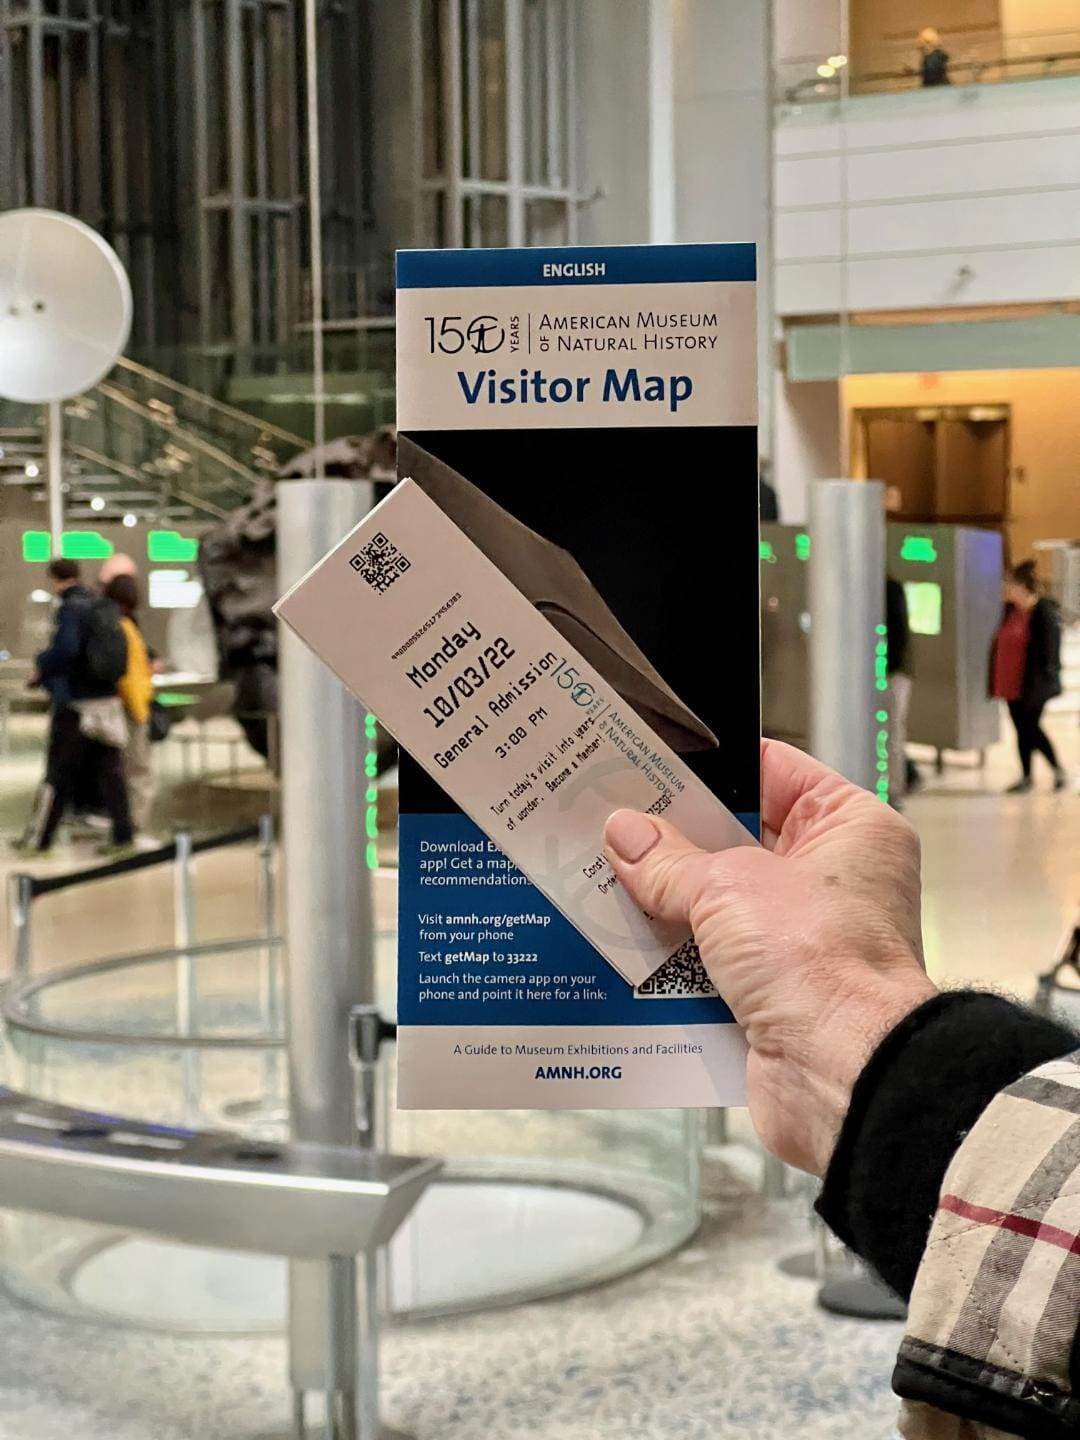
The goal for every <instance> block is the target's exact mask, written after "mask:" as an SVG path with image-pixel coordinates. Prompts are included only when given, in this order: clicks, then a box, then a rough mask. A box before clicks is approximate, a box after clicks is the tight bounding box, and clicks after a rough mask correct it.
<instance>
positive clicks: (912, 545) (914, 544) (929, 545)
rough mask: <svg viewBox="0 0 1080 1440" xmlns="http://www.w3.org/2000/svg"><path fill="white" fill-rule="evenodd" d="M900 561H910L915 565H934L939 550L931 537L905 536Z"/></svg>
mask: <svg viewBox="0 0 1080 1440" xmlns="http://www.w3.org/2000/svg"><path fill="white" fill-rule="evenodd" d="M900 559H901V560H909V561H910V562H911V563H912V564H914V565H933V563H934V561H935V560H936V559H937V550H936V549H935V547H934V542H933V540H931V538H930V536H929V535H905V536H904V543H903V544H902V545H901V546H900Z"/></svg>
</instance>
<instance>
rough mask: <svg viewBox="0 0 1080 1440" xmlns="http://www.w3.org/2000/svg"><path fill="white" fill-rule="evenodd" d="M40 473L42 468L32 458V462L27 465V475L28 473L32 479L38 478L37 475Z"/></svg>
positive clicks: (28, 476)
mask: <svg viewBox="0 0 1080 1440" xmlns="http://www.w3.org/2000/svg"><path fill="white" fill-rule="evenodd" d="M40 474H41V470H40V469H39V468H38V466H37V465H35V464H34V462H33V461H32V460H31V461H30V463H29V464H28V465H27V467H26V475H27V478H28V479H30V480H36V479H37V477H38V476H39V475H40Z"/></svg>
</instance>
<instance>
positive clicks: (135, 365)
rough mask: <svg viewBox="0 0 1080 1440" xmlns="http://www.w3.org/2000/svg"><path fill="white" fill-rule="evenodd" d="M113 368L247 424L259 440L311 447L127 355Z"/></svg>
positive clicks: (302, 448)
mask: <svg viewBox="0 0 1080 1440" xmlns="http://www.w3.org/2000/svg"><path fill="white" fill-rule="evenodd" d="M116 368H117V369H118V370H126V371H128V373H129V374H131V375H138V376H139V377H140V378H141V379H143V380H149V381H150V382H151V383H152V384H154V385H159V386H160V387H161V388H162V389H163V390H172V391H173V392H174V393H175V394H177V395H182V396H183V397H184V398H185V400H191V401H193V402H194V403H195V404H197V405H202V406H203V407H205V408H206V409H207V410H213V411H216V413H217V414H219V415H227V416H228V417H229V419H230V420H235V421H236V422H237V423H238V424H241V425H246V426H248V427H249V428H250V429H252V430H255V431H257V432H258V434H259V436H260V437H265V438H269V439H275V440H280V441H281V442H282V443H283V444H285V445H294V446H295V447H296V449H297V450H306V449H307V448H308V446H309V444H310V441H308V440H305V439H304V437H303V436H302V435H294V434H293V432H292V431H291V430H283V429H282V428H281V426H280V425H274V424H271V422H270V421H268V420H265V421H264V420H261V419H258V418H257V417H256V416H254V415H249V414H248V413H247V411H245V410H238V409H236V407H235V406H234V405H227V404H226V403H225V401H223V400H217V399H215V398H214V396H212V395H206V394H204V392H203V391H201V390H195V389H194V388H193V387H192V386H190V385H184V384H182V383H181V381H179V380H173V379H172V378H171V377H170V376H168V375H162V374H161V373H160V371H157V370H151V369H150V367H149V366H148V365H140V364H139V362H138V361H137V360H129V359H128V358H127V357H126V356H121V357H120V359H119V360H118V361H117V362H116Z"/></svg>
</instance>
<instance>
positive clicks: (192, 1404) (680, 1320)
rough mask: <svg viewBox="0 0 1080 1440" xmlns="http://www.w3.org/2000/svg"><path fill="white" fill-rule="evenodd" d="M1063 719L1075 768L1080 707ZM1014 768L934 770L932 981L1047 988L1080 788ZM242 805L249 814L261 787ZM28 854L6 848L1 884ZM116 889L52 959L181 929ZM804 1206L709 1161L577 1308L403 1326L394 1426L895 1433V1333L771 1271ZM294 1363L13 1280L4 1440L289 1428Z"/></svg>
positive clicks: (139, 896) (45, 940) (672, 1438)
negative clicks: (696, 1203)
mask: <svg viewBox="0 0 1080 1440" xmlns="http://www.w3.org/2000/svg"><path fill="white" fill-rule="evenodd" d="M1053 723H1054V733H1055V737H1056V739H1057V740H1058V741H1059V742H1060V743H1061V746H1062V754H1063V759H1065V760H1066V761H1067V763H1068V764H1069V766H1070V769H1071V771H1072V773H1073V774H1074V775H1075V773H1076V766H1077V761H1078V759H1080V745H1078V735H1080V732H1078V730H1077V725H1076V717H1075V716H1074V715H1066V716H1061V717H1058V718H1056V719H1055V721H1054V722H1053ZM1014 764H1015V762H1014V760H1013V758H1012V755H1011V752H1010V748H1009V747H1008V746H1007V745H1005V744H1002V745H1001V746H997V747H994V749H993V750H991V752H990V753H989V756H988V765H987V768H986V769H985V770H981V771H976V770H974V769H966V768H964V767H962V766H959V767H957V768H951V769H950V770H948V771H947V772H946V774H945V775H944V776H940V777H939V776H935V775H933V774H931V773H930V772H929V771H925V772H924V773H925V775H926V784H925V787H924V789H923V790H922V791H921V792H920V793H919V794H918V795H916V796H915V797H913V798H912V800H911V803H910V807H909V813H910V815H911V818H912V820H913V821H914V823H915V825H916V826H917V828H918V829H919V831H920V834H921V836H922V840H923V847H924V877H925V885H926V904H925V928H926V939H927V959H928V964H929V967H930V970H931V973H932V974H933V975H934V976H935V978H939V979H941V980H944V981H946V982H950V983H958V982H959V983H966V982H968V983H969V982H972V981H975V982H981V983H990V984H994V985H998V986H1003V987H1005V988H1008V989H1011V990H1013V991H1015V992H1017V993H1020V994H1021V995H1025V996H1030V995H1031V993H1032V990H1033V977H1034V975H1035V974H1036V973H1038V971H1039V970H1042V969H1045V968H1046V967H1047V965H1048V964H1049V961H1050V960H1051V958H1052V956H1053V954H1054V952H1055V950H1056V948H1057V945H1058V943H1059V939H1060V936H1061V934H1062V931H1063V928H1064V926H1065V924H1066V923H1067V922H1068V921H1070V919H1071V918H1072V917H1073V916H1074V915H1075V913H1076V905H1077V902H1078V900H1080V800H1078V799H1077V797H1076V795H1075V794H1074V793H1072V791H1071V790H1070V792H1068V793H1065V794H1059V795H1051V794H1050V793H1049V792H1048V790H1047V789H1046V788H1045V779H1044V777H1042V788H1041V789H1040V791H1039V793H1037V794H1034V795H1029V796H1020V797H1007V796H1003V795H1002V794H1001V793H1000V792H1001V790H1002V789H1003V788H1004V786H1005V785H1006V784H1007V783H1008V782H1009V781H1010V780H1011V779H1012V778H1013V777H1014ZM35 768H36V767H35V764H34V763H33V761H32V756H31V753H30V748H29V746H26V747H25V748H23V749H22V751H21V754H20V753H18V751H17V753H16V756H15V757H13V759H12V760H11V761H9V762H8V768H7V769H6V773H4V774H0V826H3V827H4V828H7V829H8V830H9V832H10V829H11V828H14V824H15V821H16V817H21V813H22V811H23V808H24V803H25V800H26V798H27V796H28V794H29V789H30V786H31V785H32V776H33V773H34V769H35ZM197 803H198V806H199V807H202V806H203V805H204V804H208V805H210V806H211V807H212V808H213V811H214V814H213V815H210V814H209V812H208V811H201V813H200V814H199V816H198V818H199V819H200V820H204V821H205V823H206V824H207V826H211V825H212V824H214V823H217V822H218V814H217V811H218V808H219V805H220V806H221V807H222V809H223V811H224V810H225V809H227V810H228V811H229V813H230V814H231V813H232V811H233V809H234V808H235V803H236V802H235V797H233V798H232V799H231V800H228V801H227V803H226V800H219V799H218V798H217V797H212V798H211V799H210V800H209V801H205V800H204V799H199V800H198V801H197ZM195 804H196V797H195V796H194V794H193V792H192V791H191V789H190V788H189V787H188V786H186V785H185V784H184V783H183V782H182V780H179V779H178V780H177V781H176V782H175V784H171V785H167V786H166V787H165V788H164V792H163V796H162V804H161V805H160V806H159V814H160V817H161V820H162V823H163V825H164V824H166V823H168V820H169V819H171V818H173V817H174V816H175V815H177V814H179V815H180V816H181V818H184V809H185V806H187V807H188V809H189V811H190V810H191V807H192V806H194V805H195ZM242 804H243V806H244V807H246V809H245V815H244V817H243V818H245V819H247V818H248V816H249V815H254V814H257V813H258V810H259V809H260V808H262V804H263V802H262V800H261V797H259V796H252V797H250V798H248V799H246V800H244V801H243V802H242ZM192 818H194V815H193V816H192ZM73 858H74V863H85V860H84V856H83V854H81V853H76V854H74V856H72V855H69V856H66V857H65V856H64V855H63V854H61V855H58V857H57V859H56V860H55V861H53V862H52V865H54V866H56V867H57V868H59V867H60V866H61V865H63V864H64V863H72V861H73ZM10 864H11V862H10V860H8V862H7V864H6V865H5V863H4V861H3V860H0V876H2V872H3V870H4V869H5V868H10ZM251 879H252V871H251V860H250V855H249V854H248V855H241V854H238V853H234V852H223V853H222V854H221V855H220V856H219V857H218V858H217V859H216V860H215V861H214V863H213V864H212V865H211V864H208V865H206V866H205V867H204V869H203V870H202V871H201V872H200V895H201V901H200V904H201V908H200V935H201V936H205V937H206V938H209V937H210V936H216V935H225V934H237V933H246V932H249V931H250V929H251V928H252V919H253V906H252V904H251ZM113 883H114V882H109V884H108V885H103V886H98V887H95V890H94V893H93V894H92V895H90V894H87V895H86V896H84V897H78V896H77V892H68V893H65V894H64V895H60V896H57V897H55V900H54V903H53V904H52V905H51V906H50V908H49V910H48V912H47V918H46V915H43V917H42V923H41V925H40V927H39V931H38V939H39V941H40V947H41V948H40V951H39V955H40V956H41V957H42V959H44V958H45V957H48V958H49V960H50V962H51V963H52V964H57V963H60V964H70V963H74V962H76V961H78V960H82V959H87V958H90V957H91V956H94V955H101V954H105V953H116V952H118V951H120V952H123V951H131V950H136V949H143V948H151V947H152V946H154V945H157V944H162V943H168V940H169V933H168V931H169V927H170V920H169V908H168V898H167V897H168V881H167V879H166V878H165V877H150V876H148V877H146V878H145V879H144V880H143V881H141V882H140V883H139V884H138V885H136V886H134V887H132V888H131V889H130V890H129V891H128V892H126V898H125V902H124V903H123V904H122V905H120V904H117V901H116V896H115V892H112V890H111V887H112V885H113ZM60 957H62V958H60ZM39 963H41V962H39ZM3 969H4V966H3V963H2V962H0V975H2V973H3ZM423 1138H425V1139H426V1138H429V1137H427V1136H425V1137H423ZM445 1138H447V1139H448V1141H449V1143H448V1144H447V1146H446V1149H447V1150H449V1149H451V1148H452V1147H453V1143H454V1138H453V1137H445ZM456 1141H457V1144H459V1145H460V1144H461V1137H460V1136H458V1137H456ZM807 1211H808V1199H807V1198H806V1197H803V1198H801V1199H798V1200H788V1201H782V1202H770V1203H766V1202H765V1201H763V1200H762V1199H761V1197H760V1196H759V1195H757V1194H756V1193H755V1192H754V1191H752V1189H751V1188H750V1187H749V1186H748V1185H747V1184H746V1183H745V1182H743V1181H740V1180H738V1179H737V1178H736V1175H735V1171H734V1169H732V1168H731V1167H730V1166H727V1165H725V1164H721V1163H714V1164H712V1165H711V1166H710V1167H709V1169H708V1173H707V1175H706V1215H705V1221H704V1224H703V1226H702V1228H701V1230H700V1231H699V1233H698V1235H697V1236H695V1238H694V1239H693V1240H692V1241H691V1242H690V1244H689V1245H688V1246H686V1247H685V1248H684V1249H683V1250H682V1251H681V1252H680V1253H678V1254H676V1255H674V1256H672V1257H671V1258H669V1259H667V1260H665V1261H663V1262H661V1263H660V1264H658V1265H655V1266H653V1267H652V1268H651V1269H649V1270H647V1271H644V1272H641V1273H639V1274H637V1275H635V1276H631V1277H628V1278H626V1279H623V1280H620V1281H617V1282H614V1283H612V1284H609V1285H606V1286H604V1287H601V1288H598V1289H595V1290H592V1291H590V1292H587V1293H584V1294H581V1295H577V1296H574V1297H570V1298H566V1299H560V1300H555V1301H548V1302H545V1303H542V1304H533V1305H527V1306H521V1307H518V1308H516V1309H509V1310H502V1311H498V1312H493V1313H489V1314H487V1315H480V1316H473V1317H468V1318H464V1319H460V1318H459V1319H453V1320H445V1321H438V1322H429V1323H423V1324H412V1325H402V1326H398V1327H395V1328H393V1329H392V1330H390V1331H389V1332H388V1334H387V1336H386V1340H385V1344H384V1351H383V1385H384V1405H383V1410H384V1414H385V1417H386V1419H387V1420H388V1421H389V1422H391V1423H392V1424H394V1425H395V1426H398V1427H400V1428H402V1429H404V1430H408V1431H411V1432H412V1433H413V1434H414V1435H415V1436H416V1437H417V1440H474V1437H475V1440H480V1437H483V1440H492V1437H494V1440H503V1437H505V1440H518V1437H526V1436H528V1437H529V1440H556V1437H558V1440H697V1437H700V1440H705V1437H708V1440H717V1437H720V1440H727V1437H739V1440H781V1437H782V1440H787V1437H793V1436H798V1437H799V1440H833V1437H841V1436H843V1437H845V1440H847V1437H857V1440H888V1437H892V1436H893V1435H894V1433H895V1429H894V1418H895V1401H894V1399H893V1397H892V1395H891V1393H890V1391H889V1383H888V1382H889V1375H890V1371H891V1366H892V1357H893V1354H894V1353H895V1347H896V1344H897V1341H898V1338H899V1332H898V1328H897V1327H896V1326H895V1325H891V1324H863V1323H859V1322H854V1321H844V1320H839V1319H836V1318H834V1317H830V1316H826V1315H825V1314H823V1313H822V1312H821V1311H819V1310H818V1309H817V1308H816V1306H815V1304H814V1288H813V1286H812V1284H811V1283H810V1282H808V1281H801V1280H796V1279H791V1278H788V1277H787V1276H785V1275H783V1274H781V1273H780V1272H779V1271H778V1269H777V1268H776V1260H777V1259H778V1257H780V1256H783V1255H785V1254H788V1253H790V1252H792V1251H795V1250H801V1249H805V1248H806V1246H807V1243H808V1228H807ZM0 1223H2V1222H0ZM286 1365H287V1360H286V1353H285V1346H284V1343H283V1341H281V1340H280V1339H276V1338H275V1339H265V1338H262V1339H236V1338H233V1339H216V1338H215V1339H210V1338H191V1337H172V1336H163V1335H147V1334H142V1333H138V1332H134V1331H125V1330H120V1329H115V1328H109V1327H105V1326H98V1325H92V1324H88V1323H86V1322H83V1321H73V1320H65V1319H59V1318H56V1317H54V1316H52V1315H47V1314H44V1313H42V1312H40V1311H36V1310H33V1309H28V1308H26V1307H25V1306H23V1305H21V1304H18V1303H16V1302H14V1301H12V1300H11V1299H10V1298H8V1297H6V1296H5V1295H3V1294H2V1293H0V1440H232V1437H242V1440H256V1437H263V1436H269V1435H276V1434H284V1433H285V1432H286V1430H287V1422H288V1415H289V1399H290V1397H289V1392H288V1389H287V1379H286Z"/></svg>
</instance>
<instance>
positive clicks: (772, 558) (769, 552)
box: [758, 540, 776, 565]
mask: <svg viewBox="0 0 1080 1440" xmlns="http://www.w3.org/2000/svg"><path fill="white" fill-rule="evenodd" d="M758 559H759V560H767V561H768V563H769V564H770V565H773V564H775V563H776V551H775V550H774V549H773V548H772V546H771V545H770V544H769V542H768V540H761V541H759V542H758Z"/></svg>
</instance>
